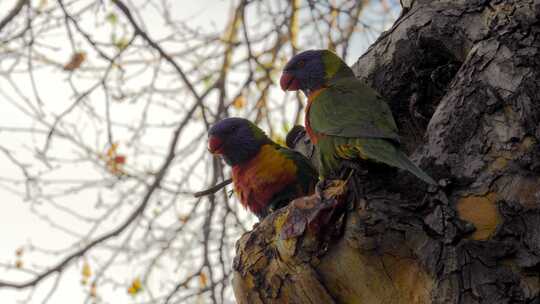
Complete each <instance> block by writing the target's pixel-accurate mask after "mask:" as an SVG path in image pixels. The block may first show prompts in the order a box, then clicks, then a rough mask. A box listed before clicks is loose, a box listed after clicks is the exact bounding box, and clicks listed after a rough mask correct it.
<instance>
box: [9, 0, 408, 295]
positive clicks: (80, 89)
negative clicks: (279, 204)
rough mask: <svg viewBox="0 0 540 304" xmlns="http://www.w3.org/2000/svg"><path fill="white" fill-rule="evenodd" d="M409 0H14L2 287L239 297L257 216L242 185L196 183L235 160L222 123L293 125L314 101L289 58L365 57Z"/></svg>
mask: <svg viewBox="0 0 540 304" xmlns="http://www.w3.org/2000/svg"><path fill="white" fill-rule="evenodd" d="M205 6H207V7H205ZM398 10H399V7H397V3H396V1H395V0H394V1H388V0H382V1H356V0H336V1H311V0H310V1H289V0H287V1H260V0H258V1H257V0H255V1H254V0H249V1H248V0H235V1H164V0H130V1H125V0H114V1H102V0H55V1H52V0H40V1H27V0H7V1H0V117H1V119H0V168H2V170H1V171H2V172H0V197H2V209H1V210H2V212H1V214H0V221H2V224H3V226H2V227H3V229H2V230H1V231H0V233H4V234H0V239H1V244H0V245H1V246H0V260H1V262H0V268H1V270H2V274H1V275H0V302H3V300H4V298H2V297H3V296H4V294H6V293H10V292H12V293H10V294H15V292H13V290H15V289H16V290H17V291H18V292H19V293H18V294H17V295H16V296H17V297H19V299H20V300H21V301H26V302H31V303H34V302H42V303H45V302H47V301H49V302H53V303H56V302H65V299H66V298H67V297H70V296H72V297H71V298H69V300H70V301H71V302H76V301H77V300H78V299H75V298H74V297H76V296H78V297H80V298H81V297H82V299H81V301H82V300H84V299H86V301H87V302H98V303H107V302H113V303H118V302H127V301H130V302H142V303H148V302H153V303H179V302H182V303H183V302H188V303H189V302H196V301H205V302H209V303H222V302H232V301H233V294H232V289H231V288H230V279H231V273H232V269H231V264H232V259H233V256H234V244H235V242H236V240H237V239H238V238H239V236H240V235H241V234H242V233H243V232H245V231H247V230H249V229H250V227H251V225H252V224H253V219H252V218H250V217H249V216H247V215H246V213H245V212H244V210H242V209H241V208H239V206H238V204H237V202H236V201H235V200H234V199H231V198H230V196H229V194H228V192H227V191H222V192H219V193H216V194H214V195H209V196H205V197H199V198H194V197H193V193H194V192H196V191H198V190H201V189H206V188H207V187H210V186H212V185H215V184H216V183H219V182H221V181H223V180H226V179H227V178H228V177H229V172H228V169H227V168H225V167H224V166H222V165H221V163H220V162H219V161H217V160H214V159H212V158H211V156H210V155H209V153H208V152H207V151H206V141H205V137H206V136H205V133H206V131H207V129H208V127H209V126H210V125H211V124H213V123H214V122H215V121H217V120H219V119H222V118H224V117H227V116H243V117H246V118H249V119H251V120H253V121H255V122H256V123H257V124H259V125H261V127H263V128H264V129H265V130H267V131H268V133H269V135H270V136H272V137H273V138H274V139H282V138H283V137H284V134H285V133H286V131H287V130H288V129H289V128H290V126H292V125H293V124H295V123H299V122H300V121H301V117H302V111H303V102H302V97H301V96H299V95H298V96H296V95H294V96H290V95H287V96H285V98H284V95H283V94H282V93H279V94H278V93H277V91H276V86H275V83H276V81H275V80H276V78H277V77H279V74H280V70H281V68H282V65H283V64H284V63H285V61H286V60H287V59H288V58H290V57H291V56H292V55H293V54H294V53H296V52H298V51H299V50H303V49H306V48H333V49H335V50H336V51H337V52H338V53H339V54H340V55H342V56H343V57H345V58H348V57H351V56H356V54H355V53H357V54H360V50H359V46H361V45H362V43H361V41H362V40H365V41H372V40H374V39H375V38H376V37H377V36H378V34H379V33H380V31H381V29H382V28H384V27H385V26H386V24H387V23H388V22H389V21H391V20H393V19H394V18H395V17H396V16H394V15H397V12H398ZM229 189H230V188H229ZM27 213H30V214H32V215H33V216H29V215H27ZM21 214H24V216H22V215H21ZM6 219H7V220H9V221H8V223H5V222H4V221H5V220H6ZM5 227H7V228H5ZM29 231H31V232H32V235H31V236H29V237H28V239H29V240H27V237H26V236H25V235H26V234H29V233H28V232H29ZM4 236H7V237H4ZM15 238H17V242H16V243H15V244H13V243H10V241H11V240H12V239H15ZM6 251H7V254H6ZM79 282H81V283H82V284H81V285H79ZM74 284H75V285H74ZM73 286H75V287H73ZM77 287H79V288H77ZM75 291H77V292H75ZM70 292H71V293H70ZM81 294H82V296H81ZM9 300H11V299H9ZM6 301H7V300H6Z"/></svg>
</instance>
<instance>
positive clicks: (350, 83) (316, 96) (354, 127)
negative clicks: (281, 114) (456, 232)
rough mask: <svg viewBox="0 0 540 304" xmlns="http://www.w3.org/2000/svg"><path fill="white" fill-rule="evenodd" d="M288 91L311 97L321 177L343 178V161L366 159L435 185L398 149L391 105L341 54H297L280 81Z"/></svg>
mask: <svg viewBox="0 0 540 304" xmlns="http://www.w3.org/2000/svg"><path fill="white" fill-rule="evenodd" d="M280 85H281V88H282V89H283V90H284V91H297V90H302V92H303V93H304V94H305V95H306V96H307V98H308V105H307V107H306V114H305V115H306V116H305V127H306V131H307V133H308V135H309V137H310V139H311V141H312V142H313V144H315V146H316V147H317V150H318V152H319V173H320V175H321V177H323V178H327V177H335V176H339V172H338V171H339V170H340V169H341V168H342V166H341V165H342V163H343V161H344V160H346V161H356V160H358V159H362V160H368V161H373V162H378V163H384V164H386V165H389V166H392V167H397V168H400V169H403V170H407V171H409V172H410V173H412V174H414V175H415V176H417V177H418V178H420V179H421V180H423V181H425V182H426V183H429V184H432V185H436V184H437V183H436V182H435V181H434V180H433V178H431V177H430V176H429V175H428V174H426V173H425V172H424V171H422V169H420V168H419V167H418V166H416V165H415V164H414V163H413V162H412V161H411V160H409V158H408V157H407V155H405V153H403V151H402V150H401V149H400V145H399V144H400V142H399V136H398V133H397V126H396V123H395V121H394V118H393V117H392V112H391V111H390V108H389V106H388V104H387V103H386V102H385V101H384V100H383V99H382V98H381V96H380V95H379V94H377V92H375V90H373V89H372V88H370V87H369V86H368V85H366V84H365V83H363V82H362V81H360V80H358V79H356V78H355V76H354V73H353V71H352V70H351V68H350V67H348V66H347V64H346V63H345V62H343V60H341V58H339V57H338V56H337V55H336V54H335V53H333V52H331V51H328V50H309V51H305V52H302V53H299V54H297V55H296V56H294V57H293V58H292V59H291V60H290V61H289V62H288V63H287V65H286V66H285V69H284V71H283V75H282V76H281V79H280Z"/></svg>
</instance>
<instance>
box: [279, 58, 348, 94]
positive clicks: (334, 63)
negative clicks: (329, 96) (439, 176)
mask: <svg viewBox="0 0 540 304" xmlns="http://www.w3.org/2000/svg"><path fill="white" fill-rule="evenodd" d="M352 76H354V74H353V72H352V70H351V69H350V68H349V67H348V66H347V64H345V62H343V60H341V58H339V57H338V56H337V55H336V54H335V53H334V52H332V51H329V50H308V51H304V52H302V53H299V54H297V55H296V56H294V57H293V58H292V59H291V60H290V61H289V62H288V63H287V64H286V65H285V68H284V69H283V74H282V75H281V79H280V86H281V89H282V90H284V91H297V90H302V91H303V92H304V93H305V94H306V95H308V94H309V92H312V91H314V90H316V89H319V88H321V87H323V86H325V85H326V84H327V83H328V82H329V81H331V80H332V79H336V78H338V77H352Z"/></svg>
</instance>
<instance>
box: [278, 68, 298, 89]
mask: <svg viewBox="0 0 540 304" xmlns="http://www.w3.org/2000/svg"><path fill="white" fill-rule="evenodd" d="M279 85H280V86H281V89H282V90H283V91H297V90H299V89H300V82H298V79H296V78H295V77H294V76H293V75H292V74H291V73H289V72H285V71H284V72H283V74H282V75H281V79H280V80H279Z"/></svg>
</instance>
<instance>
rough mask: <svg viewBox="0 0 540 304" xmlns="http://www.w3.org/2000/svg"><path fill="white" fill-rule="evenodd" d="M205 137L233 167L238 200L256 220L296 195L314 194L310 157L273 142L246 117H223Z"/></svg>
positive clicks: (315, 178)
mask: <svg viewBox="0 0 540 304" xmlns="http://www.w3.org/2000/svg"><path fill="white" fill-rule="evenodd" d="M208 136H209V138H208V150H209V151H210V152H211V153H212V154H215V155H221V156H222V157H223V159H224V160H225V162H226V163H227V164H228V165H230V166H231V167H232V180H233V183H234V190H235V192H236V194H237V195H238V198H239V199H240V202H241V203H242V205H243V206H244V207H246V208H248V209H249V210H250V211H251V212H253V213H254V214H255V215H257V217H258V218H259V219H263V218H264V217H265V216H267V215H268V214H269V213H271V212H273V211H274V210H276V209H278V208H281V207H283V206H286V205H287V204H288V203H289V202H290V201H291V200H293V199H295V198H298V197H301V196H306V195H311V194H313V192H314V190H315V184H316V183H317V181H318V173H317V170H315V169H314V167H313V166H312V165H311V163H310V162H309V160H308V159H307V158H305V157H304V156H303V155H302V154H300V153H298V152H296V151H294V150H290V149H288V148H285V147H282V146H280V145H278V144H277V143H275V142H273V141H272V140H271V139H270V138H268V136H266V134H264V132H263V131H262V130H261V129H259V128H258V127H257V126H256V125H254V124H253V123H251V122H250V121H249V120H246V119H243V118H236V117H233V118H226V119H223V120H221V121H219V122H218V123H216V124H215V125H214V126H212V128H210V130H209V131H208Z"/></svg>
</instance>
